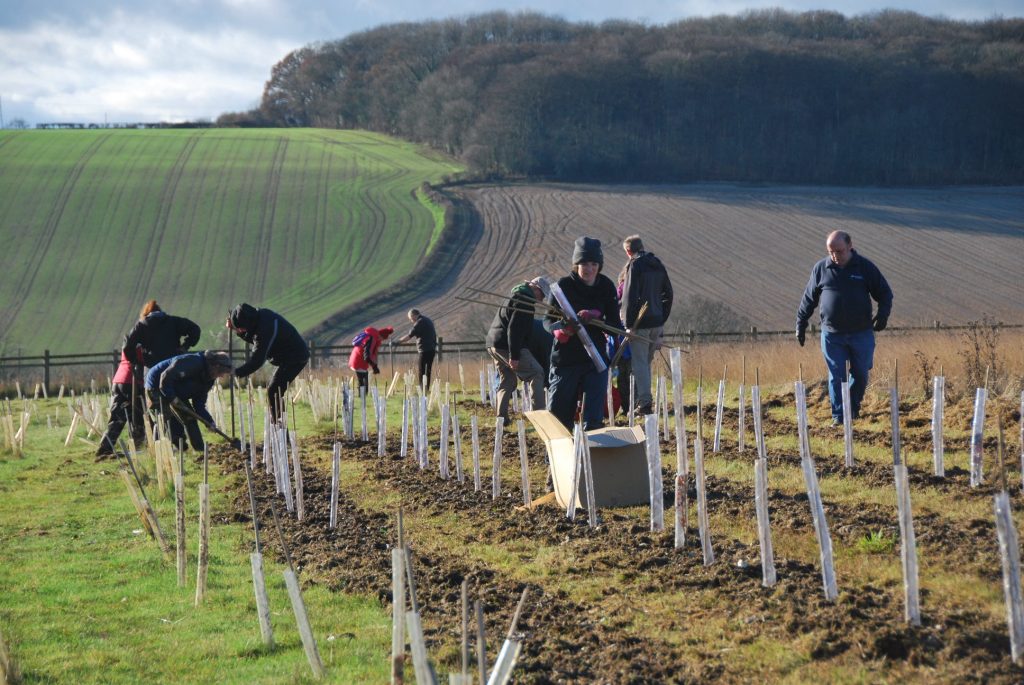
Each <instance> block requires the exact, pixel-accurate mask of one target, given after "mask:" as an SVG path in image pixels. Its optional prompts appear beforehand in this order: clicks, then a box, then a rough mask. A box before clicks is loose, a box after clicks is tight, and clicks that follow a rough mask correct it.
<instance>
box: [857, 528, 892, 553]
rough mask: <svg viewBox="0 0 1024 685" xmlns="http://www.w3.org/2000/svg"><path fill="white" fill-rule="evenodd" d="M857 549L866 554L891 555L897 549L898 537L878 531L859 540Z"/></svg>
mask: <svg viewBox="0 0 1024 685" xmlns="http://www.w3.org/2000/svg"><path fill="white" fill-rule="evenodd" d="M857 549H858V550H859V551H861V552H863V553H865V554H889V553H891V552H892V551H893V550H894V549H896V537H895V536H893V535H886V534H885V533H884V532H882V531H881V530H876V531H873V532H871V533H868V534H867V535H865V536H864V537H862V538H860V539H859V540H857Z"/></svg>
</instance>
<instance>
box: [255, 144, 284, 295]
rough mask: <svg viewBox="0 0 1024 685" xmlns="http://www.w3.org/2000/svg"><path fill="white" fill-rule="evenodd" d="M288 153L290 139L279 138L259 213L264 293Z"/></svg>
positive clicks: (259, 257)
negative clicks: (282, 172) (283, 169)
mask: <svg viewBox="0 0 1024 685" xmlns="http://www.w3.org/2000/svg"><path fill="white" fill-rule="evenodd" d="M287 152H288V139H287V138H283V137H282V138H279V139H278V141H277V145H276V146H275V147H274V155H273V158H272V159H271V162H270V172H269V176H268V178H267V185H266V188H264V190H263V193H262V197H263V203H262V204H261V205H260V213H259V235H258V238H257V240H258V241H259V251H258V252H257V266H256V273H257V277H258V278H259V281H258V282H257V288H256V289H257V291H258V292H263V291H264V288H265V286H266V284H267V282H268V280H269V279H270V248H271V246H272V244H273V236H274V219H275V216H276V212H277V199H278V198H277V196H278V191H279V190H280V187H281V169H282V168H283V167H284V160H285V156H286V155H287Z"/></svg>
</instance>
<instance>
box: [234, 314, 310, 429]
mask: <svg viewBox="0 0 1024 685" xmlns="http://www.w3.org/2000/svg"><path fill="white" fill-rule="evenodd" d="M226 325H227V327H228V328H229V329H230V330H232V331H234V332H235V335H237V336H238V337H239V338H241V339H242V340H244V341H245V342H247V343H251V344H252V345H253V346H254V347H253V350H252V355H251V356H250V357H249V361H247V362H246V363H245V364H242V365H241V366H239V367H238V368H237V369H235V375H236V376H237V377H239V378H245V377H246V376H248V375H249V374H251V373H253V372H255V371H256V370H257V369H259V368H260V367H261V366H263V364H264V362H270V363H271V364H273V365H274V366H276V367H277V370H276V371H274V375H273V377H272V378H271V379H270V385H268V386H267V401H268V402H269V403H270V417H271V419H272V420H273V421H274V423H277V421H278V418H279V413H280V410H281V407H282V406H283V404H284V392H285V390H287V389H288V384H289V383H291V382H292V381H293V380H295V378H296V377H297V376H298V375H299V374H300V373H302V370H303V369H304V368H306V364H307V363H309V347H308V346H307V345H306V341H305V340H303V339H302V336H301V335H299V332H298V331H297V330H295V326H293V325H291V324H290V323H288V321H287V320H286V319H285V318H284V317H283V316H281V315H280V314H278V313H276V312H272V311H270V310H269V309H260V308H257V307H253V306H252V305H250V304H246V303H244V302H243V303H242V304H240V305H238V306H237V307H235V308H234V309H232V310H231V312H230V313H229V314H228V320H227V324H226Z"/></svg>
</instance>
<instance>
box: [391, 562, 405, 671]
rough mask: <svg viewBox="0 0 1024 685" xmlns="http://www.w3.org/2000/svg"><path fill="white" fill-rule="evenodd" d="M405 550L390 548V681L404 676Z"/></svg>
mask: <svg viewBox="0 0 1024 685" xmlns="http://www.w3.org/2000/svg"><path fill="white" fill-rule="evenodd" d="M404 566H405V551H404V550H403V549H402V548H401V547H392V548H391V620H392V631H391V682H392V685H402V682H403V681H404V678H405V567H404Z"/></svg>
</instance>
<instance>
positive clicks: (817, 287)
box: [796, 231, 892, 426]
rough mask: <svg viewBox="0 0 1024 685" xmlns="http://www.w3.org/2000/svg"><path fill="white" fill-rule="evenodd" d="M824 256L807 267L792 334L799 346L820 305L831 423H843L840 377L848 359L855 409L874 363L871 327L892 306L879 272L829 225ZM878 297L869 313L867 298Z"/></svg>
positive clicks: (880, 324) (880, 323) (878, 326)
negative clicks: (804, 284)
mask: <svg viewBox="0 0 1024 685" xmlns="http://www.w3.org/2000/svg"><path fill="white" fill-rule="evenodd" d="M825 248H826V249H827V250H828V257H826V258H825V259H822V260H821V261H819V262H818V263H817V264H815V265H814V268H813V269H811V277H810V279H809V280H808V281H807V287H806V288H805V289H804V296H803V298H802V299H801V301H800V308H799V309H798V310H797V313H796V339H797V342H799V343H800V346H801V347H803V345H804V341H805V338H806V335H807V322H808V320H809V319H810V318H811V314H812V313H813V312H814V310H815V308H817V307H819V305H820V311H821V351H822V353H823V354H824V356H825V363H826V364H827V365H828V397H829V400H830V402H831V403H832V424H833V425H837V426H838V425H841V424H842V423H843V399H842V383H843V380H845V378H846V365H847V364H849V365H850V404H851V407H850V408H851V409H852V412H853V417H854V418H856V417H857V416H858V414H859V413H860V405H861V401H862V400H863V399H864V389H865V388H866V387H867V384H868V372H869V371H870V370H871V367H872V366H873V364H874V354H875V334H874V332H875V331H882V330H885V327H886V325H887V324H888V322H889V313H890V312H891V311H892V289H891V288H890V287H889V284H888V283H887V282H886V280H885V277H884V276H882V272H881V271H879V270H878V267H877V266H875V265H874V264H873V263H872V262H871V261H869V260H868V259H866V258H864V257H862V256H860V255H859V254H858V253H857V251H856V250H854V249H853V239H852V238H850V234H849V233H846V232H844V231H833V232H832V233H830V234H829V236H828V239H827V240H826V241H825ZM872 300H874V301H875V302H877V303H878V310H877V311H876V312H875V313H874V315H872V305H871V301H872Z"/></svg>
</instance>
